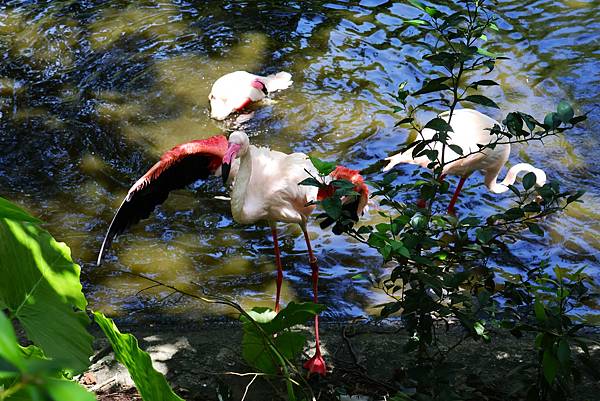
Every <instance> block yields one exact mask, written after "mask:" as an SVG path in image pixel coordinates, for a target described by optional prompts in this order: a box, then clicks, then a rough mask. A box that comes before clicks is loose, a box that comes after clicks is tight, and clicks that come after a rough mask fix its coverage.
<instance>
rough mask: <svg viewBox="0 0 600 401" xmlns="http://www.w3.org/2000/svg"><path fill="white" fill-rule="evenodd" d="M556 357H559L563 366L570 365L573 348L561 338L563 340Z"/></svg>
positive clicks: (559, 344) (559, 343) (560, 342)
mask: <svg viewBox="0 0 600 401" xmlns="http://www.w3.org/2000/svg"><path fill="white" fill-rule="evenodd" d="M556 356H557V357H558V361H559V362H560V363H561V364H562V365H566V364H568V363H569V361H570V359H571V348H570V347H569V343H568V342H567V341H566V340H565V339H562V338H561V340H560V341H559V342H558V349H557V351H556Z"/></svg>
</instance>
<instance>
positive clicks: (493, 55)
mask: <svg viewBox="0 0 600 401" xmlns="http://www.w3.org/2000/svg"><path fill="white" fill-rule="evenodd" d="M477 53H479V54H481V55H482V56H486V57H489V58H496V57H498V55H497V54H496V53H492V52H491V51H489V50H488V49H486V48H485V47H478V48H477Z"/></svg>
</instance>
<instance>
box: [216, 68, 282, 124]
mask: <svg viewBox="0 0 600 401" xmlns="http://www.w3.org/2000/svg"><path fill="white" fill-rule="evenodd" d="M291 85H292V75H291V74H290V73H287V72H278V73H277V74H273V75H268V76H266V77H263V76H260V75H254V74H250V73H249V72H246V71H235V72H231V73H229V74H226V75H223V76H222V77H221V78H219V79H217V80H216V81H215V83H214V84H213V87H212V90H211V92H210V95H209V96H208V99H209V100H210V116H211V117H212V118H214V119H216V120H224V119H225V118H227V116H228V115H229V114H231V113H233V112H234V111H239V110H241V109H243V108H244V107H246V106H247V105H248V104H249V103H251V102H257V101H259V100H262V99H264V98H265V97H266V96H267V94H270V93H273V92H275V91H278V90H283V89H287V88H289V87H290V86H291Z"/></svg>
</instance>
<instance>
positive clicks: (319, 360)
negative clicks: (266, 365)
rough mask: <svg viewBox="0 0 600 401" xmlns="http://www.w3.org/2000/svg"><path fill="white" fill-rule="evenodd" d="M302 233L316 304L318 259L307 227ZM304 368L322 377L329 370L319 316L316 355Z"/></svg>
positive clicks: (316, 325)
mask: <svg viewBox="0 0 600 401" xmlns="http://www.w3.org/2000/svg"><path fill="white" fill-rule="evenodd" d="M302 231H303V232H304V239H305V240H306V247H307V248H308V262H309V264H310V268H311V271H312V286H313V300H314V302H315V303H317V302H318V301H319V288H318V283H319V266H318V265H317V258H315V255H314V254H313V251H312V247H311V246H310V238H309V236H308V231H307V229H306V225H304V224H303V225H302ZM304 368H305V369H308V374H309V375H310V374H311V373H318V374H320V375H321V376H325V372H326V371H327V368H326V366H325V360H324V359H323V356H322V355H321V343H320V341H319V315H315V355H314V356H313V357H312V358H310V359H309V360H308V361H306V363H305V364H304Z"/></svg>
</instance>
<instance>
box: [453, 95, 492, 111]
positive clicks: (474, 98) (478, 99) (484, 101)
mask: <svg viewBox="0 0 600 401" xmlns="http://www.w3.org/2000/svg"><path fill="white" fill-rule="evenodd" d="M462 100H466V101H468V102H471V103H477V104H481V105H484V106H487V107H494V108H496V109H499V108H500V106H498V105H497V104H496V102H494V101H493V100H492V99H490V98H489V97H486V96H483V95H469V96H467V97H466V98H464V99H462Z"/></svg>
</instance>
